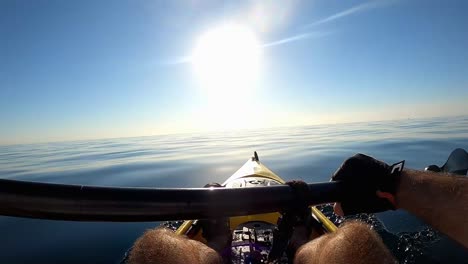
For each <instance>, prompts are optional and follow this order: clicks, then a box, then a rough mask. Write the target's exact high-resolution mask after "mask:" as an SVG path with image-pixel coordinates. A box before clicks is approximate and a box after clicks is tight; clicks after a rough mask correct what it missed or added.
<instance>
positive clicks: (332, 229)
mask: <svg viewBox="0 0 468 264" xmlns="http://www.w3.org/2000/svg"><path fill="white" fill-rule="evenodd" d="M312 214H313V215H314V216H315V217H316V218H317V219H318V220H319V221H320V222H321V223H322V225H323V226H324V227H325V229H326V230H327V231H328V232H335V231H336V229H338V228H337V227H336V225H335V224H334V223H333V222H332V221H330V219H328V218H327V217H326V216H325V215H324V214H323V213H322V212H321V211H320V210H319V209H317V207H315V206H312Z"/></svg>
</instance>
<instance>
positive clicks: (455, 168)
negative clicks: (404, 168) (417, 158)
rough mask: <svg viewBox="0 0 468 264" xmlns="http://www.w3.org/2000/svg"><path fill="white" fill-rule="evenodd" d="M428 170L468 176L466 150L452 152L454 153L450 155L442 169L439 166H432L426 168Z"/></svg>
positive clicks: (459, 149)
mask: <svg viewBox="0 0 468 264" xmlns="http://www.w3.org/2000/svg"><path fill="white" fill-rule="evenodd" d="M426 170H430V171H435V172H448V173H453V174H458V175H467V171H468V153H467V152H466V151H465V150H464V149H461V148H457V149H455V150H454V151H452V153H450V156H449V157H448V159H447V161H446V162H445V164H444V165H443V166H442V167H439V166H437V165H430V166H428V167H426Z"/></svg>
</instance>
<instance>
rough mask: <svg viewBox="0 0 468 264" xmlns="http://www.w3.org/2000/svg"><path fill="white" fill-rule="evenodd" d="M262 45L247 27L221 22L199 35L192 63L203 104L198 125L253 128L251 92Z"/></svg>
mask: <svg viewBox="0 0 468 264" xmlns="http://www.w3.org/2000/svg"><path fill="white" fill-rule="evenodd" d="M260 55H261V47H260V43H259V41H258V40H257V37H256V36H255V34H254V33H253V31H252V30H250V29H249V28H248V27H245V26H242V25H239V24H224V25H221V26H218V27H216V28H214V29H212V30H210V31H208V32H206V33H204V34H202V35H201V36H200V37H199V39H198V40H197V42H196V45H195V49H194V50H193V53H192V65H193V69H194V72H195V74H196V77H197V79H198V80H199V85H200V87H201V91H202V96H203V98H204V104H203V105H202V106H201V107H200V108H199V109H198V110H197V111H199V112H198V113H196V115H197V118H196V120H197V124H200V123H203V126H205V127H211V128H215V129H234V128H246V127H253V126H254V125H255V124H258V123H259V122H258V121H257V120H255V118H254V117H253V115H252V113H251V111H253V107H254V105H255V103H254V101H255V100H254V99H255V98H254V97H255V96H254V93H255V90H256V88H257V87H256V86H257V79H258V78H259V70H260Z"/></svg>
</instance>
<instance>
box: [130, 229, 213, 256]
mask: <svg viewBox="0 0 468 264" xmlns="http://www.w3.org/2000/svg"><path fill="white" fill-rule="evenodd" d="M219 262H220V257H219V256H218V255H217V253H216V252H215V251H214V250H212V249H210V248H208V247H207V246H206V245H204V244H203V243H200V242H198V241H194V240H190V239H187V238H185V237H182V236H179V235H176V234H174V232H172V231H171V230H168V229H165V228H156V229H152V230H148V231H146V232H145V233H144V234H143V235H142V236H141V237H140V238H138V239H137V241H136V242H135V244H134V245H133V249H132V251H131V252H130V256H129V263H131V264H143V263H219Z"/></svg>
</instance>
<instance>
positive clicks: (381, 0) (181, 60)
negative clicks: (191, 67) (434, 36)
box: [162, 0, 399, 65]
mask: <svg viewBox="0 0 468 264" xmlns="http://www.w3.org/2000/svg"><path fill="white" fill-rule="evenodd" d="M397 1H399V0H371V1H368V2H365V3H362V4H359V5H356V6H353V7H351V8H349V9H346V10H343V11H341V12H338V13H335V14H333V15H330V16H328V17H325V18H322V19H319V20H317V21H315V22H312V23H309V24H306V25H304V26H303V31H305V32H303V33H299V34H296V35H293V36H290V37H286V38H283V39H280V40H276V41H272V42H269V43H265V44H263V45H262V47H263V48H267V47H273V46H279V45H284V44H288V43H291V42H296V41H301V40H306V39H310V38H321V37H324V36H327V35H330V34H332V32H321V31H320V32H319V31H311V28H313V27H316V26H319V25H322V24H325V23H330V22H332V21H336V20H338V19H342V18H345V17H347V16H350V15H354V14H357V13H361V12H365V11H368V10H371V9H376V8H383V7H385V6H388V5H390V4H392V3H395V2H397ZM190 62H191V56H181V57H178V58H175V59H172V60H169V61H165V62H163V63H162V64H165V65H178V64H186V63H190Z"/></svg>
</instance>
